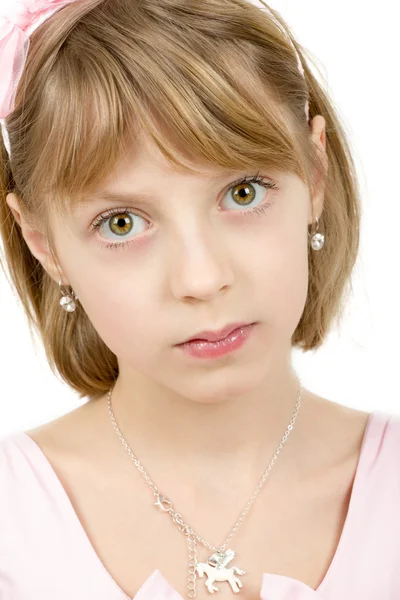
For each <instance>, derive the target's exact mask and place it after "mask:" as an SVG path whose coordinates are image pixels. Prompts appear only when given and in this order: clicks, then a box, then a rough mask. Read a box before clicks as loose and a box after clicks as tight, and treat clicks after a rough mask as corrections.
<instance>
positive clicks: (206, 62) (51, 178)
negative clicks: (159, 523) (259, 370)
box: [0, 0, 360, 399]
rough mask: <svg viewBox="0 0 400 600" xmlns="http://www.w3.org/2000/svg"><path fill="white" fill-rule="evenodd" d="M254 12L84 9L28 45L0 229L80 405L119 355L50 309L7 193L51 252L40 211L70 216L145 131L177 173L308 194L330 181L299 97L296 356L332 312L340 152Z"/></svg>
mask: <svg viewBox="0 0 400 600" xmlns="http://www.w3.org/2000/svg"><path fill="white" fill-rule="evenodd" d="M263 4H264V6H265V7H266V8H267V11H265V10H264V9H261V8H260V7H258V6H255V5H253V4H250V3H249V2H247V1H246V0H202V1H201V2H198V1H197V0H140V1H139V0H136V1H135V0H89V1H86V2H84V3H80V2H76V3H72V4H70V5H68V6H66V7H65V8H63V9H61V10H60V11H59V12H58V13H56V14H55V15H54V16H53V17H52V18H50V19H49V20H48V21H46V22H45V23H44V24H43V25H41V27H40V28H39V29H37V31H35V33H34V34H33V35H32V37H31V46H30V51H29V55H28V60H27V63H26V66H25V70H24V73H23V76H22V79H21V81H20V83H19V86H18V91H17V95H16V107H15V110H14V112H13V113H12V114H11V115H10V116H9V117H8V119H7V129H8V132H9V136H10V143H11V148H12V155H11V156H12V158H11V160H9V157H8V155H7V153H6V150H5V147H4V145H3V144H0V150H1V169H0V227H1V229H0V233H1V236H2V239H3V243H4V260H5V264H6V265H7V266H8V269H9V272H10V275H11V282H12V284H13V285H14V286H15V289H16V291H17V293H18V296H19V298H20V299H21V301H22V305H23V308H24V310H25V312H26V315H27V317H28V322H29V327H30V330H31V333H32V326H34V327H35V328H36V330H37V331H38V332H39V334H40V336H41V339H42V340H43V344H44V348H45V352H46V355H47V359H48V361H49V364H50V367H51V369H52V370H53V372H54V373H56V372H57V371H58V373H59V374H60V376H61V378H62V379H63V380H64V381H65V382H66V383H67V384H68V385H70V386H71V387H72V388H73V389H74V390H75V391H77V392H78V395H79V397H80V398H83V397H85V396H88V397H89V399H95V398H98V397H100V396H102V395H104V394H105V393H106V392H107V391H108V390H109V389H110V387H111V386H112V385H113V383H114V381H115V379H116V377H117V376H118V362H117V357H116V356H115V355H114V353H113V352H111V350H110V349H109V348H108V347H107V346H106V345H105V344H104V342H103V341H102V339H101V338H100V336H99V335H98V333H97V331H96V330H95V329H94V327H93V325H92V323H91V321H90V320H89V318H88V316H87V315H86V313H85V312H84V310H83V308H82V306H81V305H80V304H79V303H78V306H77V310H76V311H75V312H74V313H66V312H65V311H63V310H62V309H61V308H60V306H59V299H60V292H59V288H58V285H57V283H56V282H55V281H54V280H53V279H52V278H51V277H50V276H49V275H48V273H47V272H46V270H45V269H44V268H43V267H42V264H41V263H40V261H38V260H37V259H36V258H35V257H34V256H33V255H32V253H31V252H30V250H29V248H28V246H27V244H26V242H25V240H24V238H23V235H22V232H21V228H20V227H19V226H16V223H15V220H14V217H13V215H12V213H11V211H10V208H9V207H8V205H7V203H6V195H7V193H9V192H14V193H15V194H17V195H18V197H19V199H20V208H21V212H22V214H23V216H24V217H25V219H27V220H28V222H29V223H30V224H32V226H34V227H36V228H37V229H39V230H41V231H42V232H45V233H46V235H47V239H48V240H49V247H50V248H51V251H52V252H53V253H54V256H56V252H55V246H54V240H52V237H51V230H50V226H49V216H50V214H51V211H55V212H57V213H58V215H62V216H64V217H66V216H67V211H68V208H69V207H72V206H74V205H75V204H78V203H79V202H80V201H81V200H82V199H83V198H84V197H85V195H87V194H88V193H89V192H90V191H91V190H92V189H94V187H96V186H97V185H98V184H99V183H100V182H101V181H102V180H103V179H104V178H105V177H106V176H107V175H108V174H109V173H110V172H111V171H112V170H113V168H114V167H115V166H116V163H117V161H118V160H119V159H120V158H121V153H122V152H124V151H125V149H126V148H127V147H128V144H129V143H132V140H136V143H138V140H139V139H140V136H141V135H143V134H144V135H148V136H150V138H151V140H152V141H153V142H154V143H155V144H156V145H157V147H158V148H159V149H160V150H161V152H162V153H163V154H164V156H165V157H166V158H167V160H168V161H169V163H170V164H171V165H174V166H176V167H178V168H179V169H184V170H187V171H190V172H192V171H193V169H192V168H191V167H190V165H189V164H188V163H187V162H186V160H185V159H186V158H188V157H195V158H196V159H197V160H198V161H201V162H204V163H208V164H212V165H214V166H220V167H221V168H229V169H242V168H243V169H246V168H250V169H253V168H254V167H257V166H259V167H266V166H268V167H271V168H273V169H277V170H279V171H287V172H291V173H295V174H297V175H298V176H299V177H301V178H302V180H303V181H304V182H306V183H307V185H308V188H309V190H312V189H313V182H314V181H315V179H314V177H317V178H318V177H321V176H324V175H325V170H324V156H323V155H322V153H321V152H320V151H319V150H318V147H317V145H316V144H315V143H313V142H312V140H311V138H310V129H309V124H308V123H307V119H306V116H305V112H304V106H305V103H306V100H307V98H309V103H310V104H309V106H310V118H311V119H312V117H313V116H315V115H318V114H320V115H322V116H323V117H324V118H325V121H326V134H327V137H326V152H327V159H328V171H327V174H326V182H325V200H324V210H323V213H322V215H321V217H320V219H319V225H320V231H323V232H324V233H325V234H326V237H327V241H326V244H325V246H324V248H323V249H322V250H321V251H320V252H313V251H310V252H309V283H308V295H307V300H306V304H305V307H304V311H303V314H302V316H301V319H300V321H299V323H298V326H297V328H296V330H295V332H294V334H293V336H292V345H293V346H297V347H299V348H302V349H303V350H304V351H306V350H310V349H315V348H317V347H318V346H320V345H321V344H322V342H323V341H324V338H325V336H326V334H327V332H328V330H329V329H330V328H331V327H332V324H333V322H334V319H337V320H338V321H339V320H340V319H341V317H342V315H343V309H344V306H345V300H346V292H347V291H348V286H349V285H350V286H351V278H350V276H351V272H352V269H353V266H354V263H355V261H356V257H357V253H358V247H359V223H360V201H359V192H358V187H357V179H356V173H355V167H354V163H353V159H352V156H351V151H350V149H349V145H348V141H347V139H346V135H345V132H344V128H343V125H342V124H341V122H340V119H339V117H338V115H337V111H335V109H334V107H333V103H332V101H331V100H330V99H329V98H328V96H327V94H326V93H325V92H324V90H323V89H322V86H321V85H320V84H319V83H318V81H317V79H316V77H315V76H314V75H313V73H312V72H311V70H310V68H309V67H308V65H307V62H306V60H305V55H306V52H305V50H304V49H303V48H302V47H301V46H300V45H299V43H298V42H297V41H296V40H295V39H294V37H293V35H292V33H291V31H290V29H289V27H288V25H287V24H286V23H285V22H284V21H283V19H282V17H281V16H280V15H279V13H277V12H276V11H274V10H273V9H272V8H270V7H269V6H268V5H267V4H265V3H263ZM292 44H293V45H294V47H295V48H296V50H297V52H298V54H299V56H300V58H301V63H302V65H303V69H304V72H305V76H304V77H303V76H302V75H301V73H300V72H299V69H298V63H297V60H298V59H297V57H296V52H295V51H294V48H293V46H292ZM26 90H29V93H26ZM182 148H185V149H186V152H185V154H183V153H182V152H181V149H182ZM189 162H190V161H189ZM2 266H3V265H2ZM4 266H5V265H4ZM4 266H3V270H4V272H5V273H6V271H5V268H4ZM6 276H7V273H6Z"/></svg>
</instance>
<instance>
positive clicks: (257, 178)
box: [91, 173, 278, 250]
mask: <svg viewBox="0 0 400 600" xmlns="http://www.w3.org/2000/svg"><path fill="white" fill-rule="evenodd" d="M245 183H258V184H259V185H261V186H263V187H265V188H266V189H272V190H277V189H278V187H277V184H276V182H275V181H272V179H267V178H265V177H262V176H261V175H260V174H259V173H257V175H254V176H250V177H244V178H243V179H240V180H238V181H235V182H234V183H232V184H231V185H230V187H229V188H228V190H227V191H229V190H231V189H232V188H234V187H236V186H237V185H243V184H245ZM270 206H271V202H264V203H263V204H261V205H260V206H256V207H255V208H250V209H249V210H244V211H240V210H239V211H233V212H238V213H239V214H241V215H243V216H246V217H247V216H254V215H256V214H258V215H263V214H265V212H266V211H267V209H268V208H270ZM130 211H131V209H129V208H112V209H110V210H107V211H106V212H105V213H103V214H102V215H99V217H98V218H97V219H96V220H95V221H94V222H93V224H92V225H91V229H92V231H96V230H97V229H99V228H100V227H101V226H102V224H103V223H107V221H108V220H109V219H110V218H111V217H113V216H114V215H119V214H123V213H129V212H130ZM228 212H229V211H228ZM133 242H134V240H128V241H126V242H102V241H101V242H100V245H101V247H103V248H109V249H112V250H120V249H125V248H126V247H127V246H128V245H129V244H131V243H133Z"/></svg>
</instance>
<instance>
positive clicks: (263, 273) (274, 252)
mask: <svg viewBox="0 0 400 600" xmlns="http://www.w3.org/2000/svg"><path fill="white" fill-rule="evenodd" d="M290 231H291V233H289V231H287V232H285V233H281V232H279V231H277V230H276V231H269V233H268V236H263V238H262V240H261V241H260V240H258V242H257V245H256V248H255V246H254V242H253V252H252V261H251V262H252V265H251V267H252V268H251V271H250V272H251V273H252V277H253V284H252V285H253V287H257V289H258V292H257V294H255V297H256V298H257V303H258V307H257V308H258V311H259V313H260V314H266V315H267V316H266V319H267V320H268V321H269V322H270V323H271V324H273V323H275V324H276V326H277V327H279V329H281V328H285V329H287V330H288V332H289V334H290V335H291V333H292V330H294V329H295V328H296V326H297V324H298V322H299V320H300V318H301V315H302V313H303V309H304V305H305V301H306V298H307V289H308V249H307V242H306V240H305V239H304V232H302V231H299V229H298V228H297V229H296V228H292V229H290ZM254 248H255V250H256V251H254Z"/></svg>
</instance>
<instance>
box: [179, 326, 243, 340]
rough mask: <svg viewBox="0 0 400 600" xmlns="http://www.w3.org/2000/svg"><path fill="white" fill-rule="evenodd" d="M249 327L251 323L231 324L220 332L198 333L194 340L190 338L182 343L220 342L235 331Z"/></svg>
mask: <svg viewBox="0 0 400 600" xmlns="http://www.w3.org/2000/svg"><path fill="white" fill-rule="evenodd" d="M247 325H250V323H231V324H230V325H226V326H225V327H223V328H222V329H220V330H219V331H200V332H199V333H196V335H194V336H193V337H192V338H189V339H187V340H185V341H184V342H182V343H183V344H186V343H188V342H193V341H199V340H203V341H207V342H219V341H220V340H223V339H225V338H226V337H227V336H228V335H229V334H230V333H232V331H234V330H235V329H239V328H240V327H246V326H247Z"/></svg>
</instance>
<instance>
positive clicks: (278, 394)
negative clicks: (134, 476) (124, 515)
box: [106, 365, 308, 486]
mask: <svg viewBox="0 0 400 600" xmlns="http://www.w3.org/2000/svg"><path fill="white" fill-rule="evenodd" d="M228 387H229V386H228ZM230 391H231V390H230ZM192 392H193V393H192V396H191V397H190V398H188V397H187V396H185V397H183V396H181V395H179V394H177V393H176V392H174V391H173V390H171V389H170V388H165V387H162V386H160V385H158V384H157V383H155V382H154V380H153V379H149V378H146V377H143V376H142V375H140V374H138V373H135V374H134V377H132V376H131V373H130V371H129V370H127V369H125V370H124V369H120V375H119V377H118V380H117V382H116V384H115V386H114V388H113V390H112V393H111V405H112V410H113V413H114V417H115V419H116V422H117V425H118V427H119V429H120V430H121V432H122V435H123V436H124V438H125V440H126V441H127V443H128V445H129V446H130V448H131V449H132V452H133V453H134V454H135V455H136V457H137V458H138V459H139V461H140V462H141V463H142V465H143V467H144V469H145V470H147V469H150V468H151V470H150V471H149V472H151V473H154V474H155V475H154V476H157V477H158V478H159V477H160V472H161V471H162V474H163V477H165V480H166V479H168V477H174V478H175V479H176V478H179V479H180V480H181V481H190V482H191V484H193V480H194V479H195V480H196V482H197V484H198V485H199V486H201V485H202V486H204V485H207V484H209V485H212V484H213V483H212V480H213V477H215V479H217V478H221V474H224V475H223V476H226V477H227V478H228V479H227V480H226V483H229V484H230V485H232V486H234V485H235V484H237V485H239V484H243V483H245V482H246V480H248V481H252V482H253V483H254V481H256V480H258V479H259V478H260V477H261V475H262V473H263V472H264V470H265V469H266V468H267V466H268V464H269V462H270V460H271V459H272V457H273V455H274V452H275V451H276V450H277V447H278V445H279V443H280V442H281V440H282V437H283V435H284V434H285V432H286V430H287V427H288V425H289V423H290V421H291V419H292V416H293V413H294V410H295V407H296V402H297V399H298V395H299V381H298V379H297V376H296V373H295V372H294V371H293V369H292V367H291V365H287V366H286V367H285V368H281V369H274V371H273V375H272V374H271V373H270V372H269V373H267V375H266V377H265V379H263V380H262V381H261V382H259V385H257V386H256V385H254V383H253V384H252V386H250V385H248V386H247V389H246V390H245V391H243V390H240V392H238V393H236V395H233V394H230V395H229V397H222V396H218V397H217V394H214V396H213V398H212V400H210V399H209V398H207V399H206V400H205V399H204V397H203V398H202V399H200V398H199V396H198V395H196V389H193V391H192ZM307 398H308V392H307V391H306V390H304V389H303V388H302V389H301V399H300V400H301V403H300V408H299V413H298V418H297V420H296V425H295V427H294V431H292V432H290V435H289V438H288V440H287V442H286V444H287V447H288V448H290V447H291V448H292V450H290V449H287V448H285V451H284V452H283V451H282V454H283V456H285V459H283V460H281V457H279V459H278V461H279V463H281V462H283V463H285V464H286V465H289V464H292V465H293V464H294V463H293V462H291V459H294V460H295V457H294V455H293V451H294V450H295V453H298V445H295V440H296V439H299V442H298V443H300V444H301V441H300V439H301V438H299V434H298V430H299V423H300V425H301V419H300V416H301V414H302V405H303V404H304V403H305V401H306V399H307ZM107 401H108V398H106V402H107ZM304 410H305V406H303V411H304ZM108 418H109V417H108ZM115 437H116V436H115ZM290 438H291V439H290ZM117 443H120V442H119V441H118V440H117ZM279 468H280V469H281V467H279ZM228 474H229V475H228ZM257 478H258V479H257ZM159 481H160V479H159ZM155 483H156V485H157V482H155Z"/></svg>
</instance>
